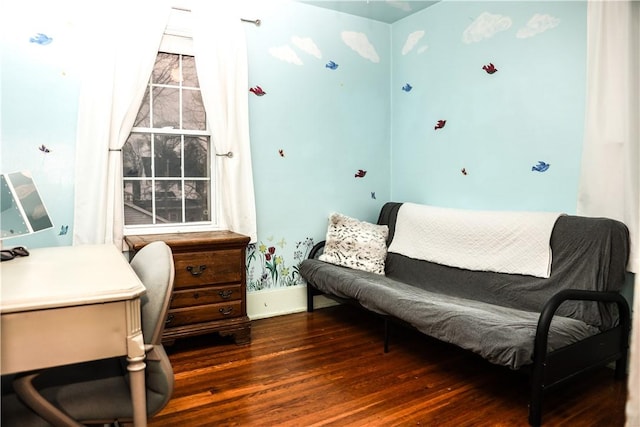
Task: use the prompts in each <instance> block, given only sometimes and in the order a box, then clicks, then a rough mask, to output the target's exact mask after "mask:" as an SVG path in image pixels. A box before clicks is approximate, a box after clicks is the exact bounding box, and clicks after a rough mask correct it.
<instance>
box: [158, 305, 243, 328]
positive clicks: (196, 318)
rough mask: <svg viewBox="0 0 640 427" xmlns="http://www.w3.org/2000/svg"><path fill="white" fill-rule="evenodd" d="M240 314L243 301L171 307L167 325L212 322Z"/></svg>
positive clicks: (169, 326) (168, 326)
mask: <svg viewBox="0 0 640 427" xmlns="http://www.w3.org/2000/svg"><path fill="white" fill-rule="evenodd" d="M240 315H242V301H230V302H228V303H220V304H210V305H200V306H197V307H188V308H177V309H170V310H169V314H168V316H167V320H166V322H165V327H167V328H171V327H174V326H182V325H191V324H194V323H202V322H210V321H212V320H220V319H228V318H233V317H237V316H240Z"/></svg>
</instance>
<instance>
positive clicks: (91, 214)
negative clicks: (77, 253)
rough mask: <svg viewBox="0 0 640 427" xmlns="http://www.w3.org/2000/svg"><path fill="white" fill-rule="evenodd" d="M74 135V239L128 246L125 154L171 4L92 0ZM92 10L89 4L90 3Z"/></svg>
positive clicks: (87, 19) (88, 242) (86, 32)
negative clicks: (125, 237)
mask: <svg viewBox="0 0 640 427" xmlns="http://www.w3.org/2000/svg"><path fill="white" fill-rule="evenodd" d="M90 3H91V7H90V10H88V11H87V13H85V16H86V21H85V25H86V28H85V31H83V34H85V35H86V38H87V40H85V43H86V46H85V48H84V50H83V51H81V52H78V54H79V55H81V56H82V58H83V61H84V64H85V66H84V69H83V74H82V83H81V90H80V91H81V92H80V102H79V108H78V129H77V139H76V169H75V176H76V179H75V206H74V207H75V211H74V232H73V243H74V244H90V243H114V244H115V245H116V246H117V247H122V230H123V207H122V153H121V151H120V150H121V148H122V146H123V145H124V143H125V142H126V140H127V137H128V136H129V133H130V131H131V128H132V126H133V122H134V120H135V117H136V115H137V113H138V110H139V108H140V103H141V101H142V98H143V96H144V92H145V89H146V86H147V84H148V82H149V76H150V75H151V71H152V70H153V65H154V63H155V59H156V56H157V53H158V47H159V46H160V41H161V39H162V34H163V33H164V29H165V26H166V24H167V19H168V16H169V12H170V8H169V6H168V5H167V4H165V3H164V2H162V1H157V0H145V1H135V2H130V1H122V0H119V1H111V2H98V3H95V2H90ZM87 9H89V8H88V7H87Z"/></svg>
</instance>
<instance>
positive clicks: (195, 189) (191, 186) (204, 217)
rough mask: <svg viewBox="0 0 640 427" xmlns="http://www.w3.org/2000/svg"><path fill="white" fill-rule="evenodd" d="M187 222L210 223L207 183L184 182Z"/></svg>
mask: <svg viewBox="0 0 640 427" xmlns="http://www.w3.org/2000/svg"><path fill="white" fill-rule="evenodd" d="M184 193H185V194H184V195H185V199H186V200H185V206H186V211H187V212H186V214H187V221H210V220H211V212H210V208H209V181H195V180H194V181H188V180H187V181H185V182H184Z"/></svg>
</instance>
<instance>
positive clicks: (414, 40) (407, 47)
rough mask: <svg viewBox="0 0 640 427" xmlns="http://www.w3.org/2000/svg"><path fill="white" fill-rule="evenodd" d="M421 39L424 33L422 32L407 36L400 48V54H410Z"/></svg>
mask: <svg viewBox="0 0 640 427" xmlns="http://www.w3.org/2000/svg"><path fill="white" fill-rule="evenodd" d="M422 37H424V31H422V30H420V31H414V32H413V33H411V34H409V36H408V37H407V41H405V42H404V46H403V47H402V54H403V55H406V54H407V53H409V52H411V51H412V50H413V48H414V47H416V45H417V44H418V42H419V41H420V39H421V38H422Z"/></svg>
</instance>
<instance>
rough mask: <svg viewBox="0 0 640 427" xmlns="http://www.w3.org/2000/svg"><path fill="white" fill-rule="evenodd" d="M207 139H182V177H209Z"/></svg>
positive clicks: (189, 137)
mask: <svg viewBox="0 0 640 427" xmlns="http://www.w3.org/2000/svg"><path fill="white" fill-rule="evenodd" d="M209 159H210V157H209V138H208V137H205V136H200V137H197V136H185V137H184V176H190V177H198V178H199V177H207V176H209Z"/></svg>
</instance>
